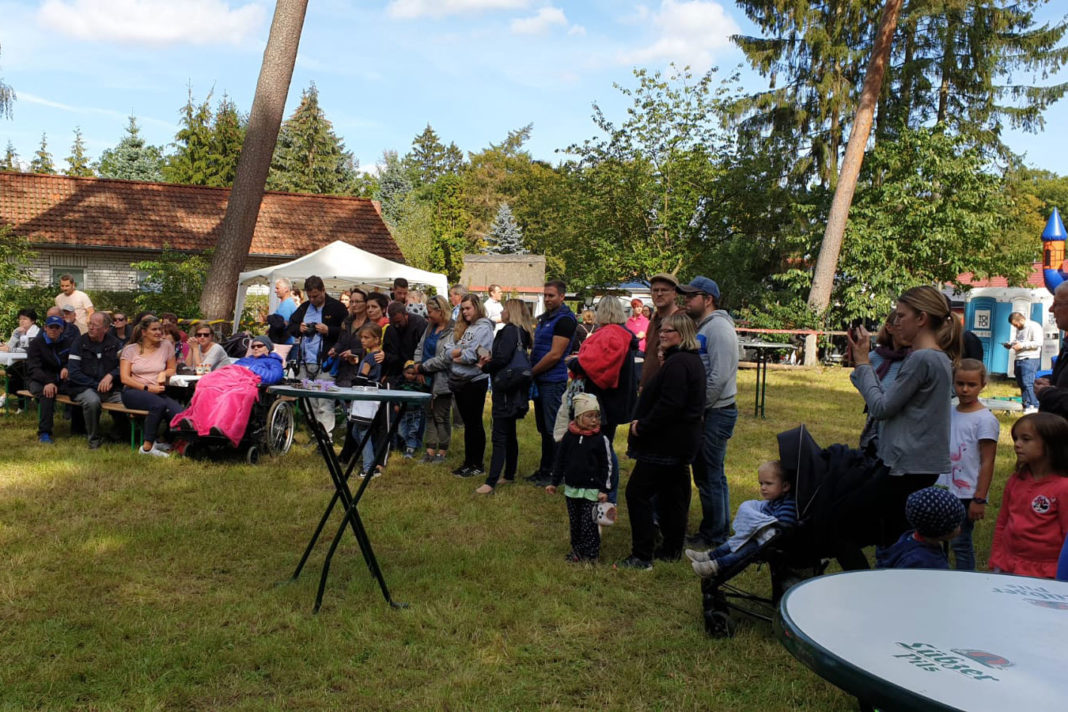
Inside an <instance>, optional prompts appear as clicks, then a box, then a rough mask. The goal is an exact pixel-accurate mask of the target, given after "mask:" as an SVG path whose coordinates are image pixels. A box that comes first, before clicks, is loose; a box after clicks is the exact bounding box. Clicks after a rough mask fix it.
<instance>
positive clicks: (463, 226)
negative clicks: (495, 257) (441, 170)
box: [430, 175, 473, 282]
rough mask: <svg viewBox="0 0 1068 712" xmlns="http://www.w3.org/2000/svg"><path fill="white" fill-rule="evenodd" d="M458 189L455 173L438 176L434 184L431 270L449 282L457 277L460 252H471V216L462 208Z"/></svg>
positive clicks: (461, 186)
mask: <svg viewBox="0 0 1068 712" xmlns="http://www.w3.org/2000/svg"><path fill="white" fill-rule="evenodd" d="M462 191H463V184H462V182H461V181H460V178H459V176H455V175H446V176H442V177H441V178H439V179H438V180H437V181H436V182H435V183H434V192H433V198H434V202H433V210H434V212H433V218H432V221H431V230H432V233H431V234H432V236H433V242H432V245H431V253H430V261H431V269H433V270H434V271H435V272H444V273H445V274H447V275H448V277H449V281H450V282H455V281H456V280H458V279H459V278H460V271H461V270H462V269H463V265H464V254H465V253H467V252H470V251H473V250H472V243H471V241H470V240H469V239H468V237H467V231H468V228H469V227H470V223H471V216H470V215H469V214H468V213H467V211H466V210H465V209H464V202H463V196H462Z"/></svg>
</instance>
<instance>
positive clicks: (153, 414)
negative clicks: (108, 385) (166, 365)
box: [122, 388, 185, 443]
mask: <svg viewBox="0 0 1068 712" xmlns="http://www.w3.org/2000/svg"><path fill="white" fill-rule="evenodd" d="M122 404H123V405H124V406H126V407H127V408H130V409H132V410H147V411H148V415H146V416H145V442H149V443H154V442H156V434H157V432H158V431H159V425H160V421H163V422H165V423H166V424H167V426H168V427H169V426H170V424H171V419H172V418H174V416H176V415H178V414H179V413H181V412H182V411H183V410H185V406H183V405H182V404H181V403H179V402H178V401H176V400H174V399H173V398H168V397H167V396H166V395H157V394H155V393H149V392H148V391H138V390H134V389H132V388H124V389H123V390H122Z"/></svg>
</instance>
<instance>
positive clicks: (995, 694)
mask: <svg viewBox="0 0 1068 712" xmlns="http://www.w3.org/2000/svg"><path fill="white" fill-rule="evenodd" d="M779 613H780V616H779V619H778V620H777V621H776V631H777V632H778V634H779V637H780V640H781V641H782V643H783V645H784V646H785V647H786V649H787V650H789V651H790V652H791V653H792V654H793V655H794V657H796V658H797V659H798V660H800V661H801V662H803V663H804V664H805V665H807V666H808V667H809V668H811V669H812V670H813V671H815V672H816V673H817V674H818V675H820V676H821V677H823V678H825V679H826V680H828V681H829V682H831V683H833V684H835V685H837V686H838V687H840V688H842V689H843V690H845V691H846V692H849V693H850V694H853V695H856V697H857V698H858V699H859V700H861V702H862V703H865V704H867V705H872V706H874V707H875V708H877V709H879V710H883V711H884V712H886V711H889V710H924V711H925V712H927V711H931V710H968V711H969V712H982V711H983V710H991V711H995V710H996V711H998V712H1005V711H1006V710H1009V711H1010V712H1024V711H1026V712H1041V711H1043V710H1065V709H1068V583H1064V582H1059V581H1050V580H1047V579H1034V578H1028V577H1022V576H1007V575H999V574H988V573H977V572H966V571H933V570H921V569H887V570H880V571H852V572H847V573H841V574H834V575H830V576H822V577H819V578H815V579H811V580H809V581H805V582H803V583H801V584H798V585H797V586H795V587H793V588H791V589H790V590H789V591H787V593H786V595H785V596H783V599H782V602H781V604H780V607H779Z"/></svg>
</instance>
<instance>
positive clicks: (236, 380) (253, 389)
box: [171, 366, 260, 447]
mask: <svg viewBox="0 0 1068 712" xmlns="http://www.w3.org/2000/svg"><path fill="white" fill-rule="evenodd" d="M259 384H260V377H259V376H257V375H256V374H255V373H253V372H252V371H250V370H248V369H247V368H245V367H244V366H224V367H222V368H220V369H219V370H217V371H212V372H211V373H209V374H207V375H206V376H204V377H203V378H201V379H200V381H199V382H198V383H197V389H196V392H194V393H193V400H192V401H190V403H189V407H188V408H186V409H185V410H183V411H182V412H181V413H179V414H178V415H176V416H174V419H173V420H171V428H174V429H179V426H178V423H180V422H181V421H183V420H189V421H190V422H191V423H192V424H193V429H194V430H196V431H197V434H198V435H208V434H209V433H210V432H211V429H212V428H218V429H219V430H220V431H222V433H223V434H224V435H226V437H228V438H229V439H230V442H232V443H233V444H234V447H237V444H238V442H239V441H240V440H241V437H242V436H243V435H244V434H245V428H247V427H248V416H249V413H251V412H252V405H253V404H254V403H255V402H256V401H257V400H258V399H259V397H260V394H259V389H258V388H257V386H259Z"/></svg>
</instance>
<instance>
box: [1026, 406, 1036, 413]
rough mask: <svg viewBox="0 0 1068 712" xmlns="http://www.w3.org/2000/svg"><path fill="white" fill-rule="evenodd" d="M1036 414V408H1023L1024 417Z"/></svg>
mask: <svg viewBox="0 0 1068 712" xmlns="http://www.w3.org/2000/svg"><path fill="white" fill-rule="evenodd" d="M1037 412H1038V408H1036V407H1034V406H1033V405H1032V406H1029V407H1027V408H1024V415H1031V414H1032V413H1037Z"/></svg>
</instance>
